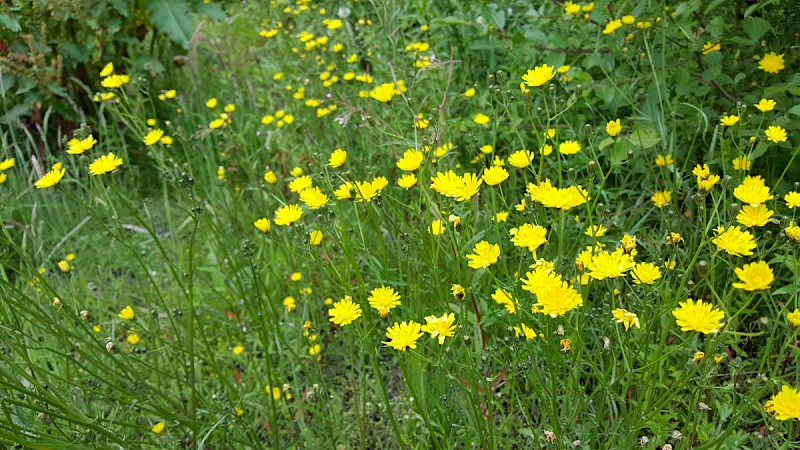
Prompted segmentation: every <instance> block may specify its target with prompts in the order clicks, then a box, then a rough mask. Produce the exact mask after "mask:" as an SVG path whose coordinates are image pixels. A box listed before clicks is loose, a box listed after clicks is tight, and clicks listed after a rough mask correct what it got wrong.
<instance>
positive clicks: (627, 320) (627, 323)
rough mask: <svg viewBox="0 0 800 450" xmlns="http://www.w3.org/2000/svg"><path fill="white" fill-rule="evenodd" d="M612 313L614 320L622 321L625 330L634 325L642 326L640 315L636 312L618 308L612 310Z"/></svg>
mask: <svg viewBox="0 0 800 450" xmlns="http://www.w3.org/2000/svg"><path fill="white" fill-rule="evenodd" d="M611 315H612V316H614V319H613V320H614V321H616V322H617V323H621V324H622V325H623V326H624V327H625V331H628V330H630V329H631V327H632V326H636V328H640V326H639V317H637V316H636V314H635V313H632V312H629V311H627V310H624V309H619V308H618V309H615V310H613V311H611Z"/></svg>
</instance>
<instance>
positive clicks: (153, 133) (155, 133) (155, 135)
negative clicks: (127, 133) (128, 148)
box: [142, 128, 164, 146]
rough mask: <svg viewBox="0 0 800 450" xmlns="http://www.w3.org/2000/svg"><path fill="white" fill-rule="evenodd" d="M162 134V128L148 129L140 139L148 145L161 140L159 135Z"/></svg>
mask: <svg viewBox="0 0 800 450" xmlns="http://www.w3.org/2000/svg"><path fill="white" fill-rule="evenodd" d="M162 136H164V130H160V129H158V128H156V129H155V130H150V131H149V132H148V133H147V134H146V135H145V136H144V139H142V142H144V145H147V146H150V145H153V144H156V143H158V141H160V140H161V137H162Z"/></svg>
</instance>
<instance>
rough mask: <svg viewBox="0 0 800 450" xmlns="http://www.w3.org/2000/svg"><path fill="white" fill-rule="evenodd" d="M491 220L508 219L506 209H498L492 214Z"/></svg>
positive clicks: (500, 220) (503, 220)
mask: <svg viewBox="0 0 800 450" xmlns="http://www.w3.org/2000/svg"><path fill="white" fill-rule="evenodd" d="M493 220H494V221H495V222H497V223H500V222H505V221H506V220H508V211H500V212H499V213H497V214H495V215H494V218H493Z"/></svg>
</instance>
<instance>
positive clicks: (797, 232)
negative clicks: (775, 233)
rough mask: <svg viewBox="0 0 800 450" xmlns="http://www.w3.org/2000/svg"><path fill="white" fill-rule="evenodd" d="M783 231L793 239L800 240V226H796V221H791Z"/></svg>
mask: <svg viewBox="0 0 800 450" xmlns="http://www.w3.org/2000/svg"><path fill="white" fill-rule="evenodd" d="M783 232H784V233H785V234H786V237H788V238H789V239H791V240H792V241H795V242H800V227H798V226H796V225H795V224H794V222H789V226H788V227H786V229H785V230H783Z"/></svg>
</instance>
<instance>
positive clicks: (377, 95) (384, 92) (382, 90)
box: [369, 83, 397, 103]
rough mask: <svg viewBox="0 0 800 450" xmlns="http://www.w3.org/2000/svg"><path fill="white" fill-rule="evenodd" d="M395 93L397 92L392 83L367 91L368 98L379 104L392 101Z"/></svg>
mask: <svg viewBox="0 0 800 450" xmlns="http://www.w3.org/2000/svg"><path fill="white" fill-rule="evenodd" d="M396 93H397V90H396V89H395V87H394V83H383V84H381V85H380V86H376V87H375V88H374V89H373V90H371V91H369V96H370V98H373V99H375V100H377V101H379V102H382V103H388V102H390V101H392V98H394V96H395V94H396Z"/></svg>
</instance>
